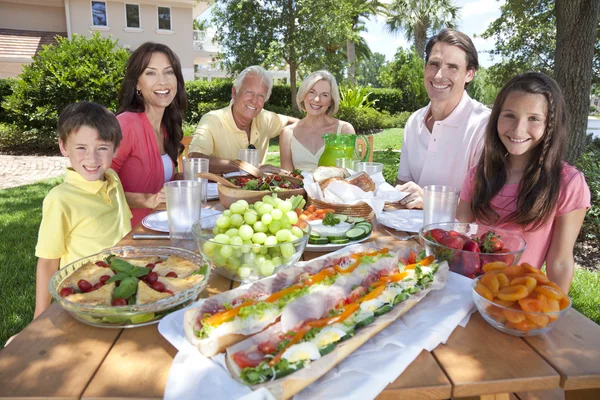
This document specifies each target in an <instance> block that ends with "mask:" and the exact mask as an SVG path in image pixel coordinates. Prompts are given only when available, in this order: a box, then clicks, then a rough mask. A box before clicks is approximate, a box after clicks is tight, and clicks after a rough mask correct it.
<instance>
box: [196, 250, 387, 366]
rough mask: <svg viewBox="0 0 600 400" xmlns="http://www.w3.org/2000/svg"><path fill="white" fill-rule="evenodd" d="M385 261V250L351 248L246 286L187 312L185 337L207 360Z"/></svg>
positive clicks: (208, 300)
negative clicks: (310, 298) (305, 300)
mask: <svg viewBox="0 0 600 400" xmlns="http://www.w3.org/2000/svg"><path fill="white" fill-rule="evenodd" d="M386 258H387V259H391V258H392V256H391V255H390V254H389V253H388V251H387V249H381V250H378V249H377V250H375V249H373V248H372V246H371V245H359V246H350V247H348V248H347V251H346V252H345V253H344V254H342V255H341V256H337V257H331V258H327V259H325V260H319V261H318V262H309V263H305V264H303V265H301V266H297V267H293V268H290V269H287V270H285V271H282V272H281V273H279V274H277V275H276V276H274V277H272V278H268V279H265V280H261V281H258V282H256V283H254V284H253V285H251V286H250V287H249V288H238V289H235V290H232V291H229V292H225V293H222V294H220V295H217V296H213V297H211V298H209V299H207V300H205V301H203V302H202V303H201V304H200V306H199V307H197V308H193V309H190V310H188V311H186V313H185V315H184V331H185V335H186V337H187V339H188V340H189V341H190V343H192V344H193V345H194V346H196V347H197V348H198V349H199V351H200V352H201V353H202V354H203V355H205V356H207V357H211V356H213V355H215V354H218V353H221V352H223V351H225V349H226V348H227V347H229V346H231V345H233V344H235V343H238V342H240V341H242V340H244V339H245V338H246V337H248V336H251V335H254V334H256V333H258V332H261V331H262V330H264V329H265V328H267V327H268V326H269V325H271V324H273V323H275V322H276V321H278V320H279V318H280V316H281V314H282V313H283V312H284V310H285V309H286V308H287V307H291V308H294V307H295V306H294V303H295V302H297V301H298V300H299V299H301V298H304V297H306V296H308V295H312V294H315V293H319V292H328V291H331V290H332V289H331V288H332V285H333V284H334V283H335V282H336V281H337V280H339V279H341V278H344V279H342V281H347V280H348V278H347V277H348V276H356V277H358V278H355V279H362V278H360V277H366V276H368V274H369V271H370V270H374V269H377V268H384V267H385V265H386V264H385V263H383V264H382V262H381V261H380V260H382V259H386ZM380 265H383V266H381V267H379V266H380ZM336 288H338V286H336ZM335 290H341V289H339V288H338V289H335ZM290 321H291V319H290Z"/></svg>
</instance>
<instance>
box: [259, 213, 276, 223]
mask: <svg viewBox="0 0 600 400" xmlns="http://www.w3.org/2000/svg"><path fill="white" fill-rule="evenodd" d="M271 221H273V217H272V216H271V214H265V215H263V216H262V217H261V219H260V222H262V223H263V224H265V225H269V224H270V223H271Z"/></svg>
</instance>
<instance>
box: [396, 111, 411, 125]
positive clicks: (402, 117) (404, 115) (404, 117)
mask: <svg viewBox="0 0 600 400" xmlns="http://www.w3.org/2000/svg"><path fill="white" fill-rule="evenodd" d="M411 115H412V112H411V111H402V112H401V113H400V114H398V115H395V117H396V118H398V128H404V127H405V126H406V122H407V121H408V118H409V117H410V116H411Z"/></svg>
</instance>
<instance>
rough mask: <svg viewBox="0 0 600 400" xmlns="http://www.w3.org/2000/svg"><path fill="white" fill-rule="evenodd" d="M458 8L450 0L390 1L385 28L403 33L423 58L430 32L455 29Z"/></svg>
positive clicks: (458, 13) (458, 14) (458, 12)
mask: <svg viewBox="0 0 600 400" xmlns="http://www.w3.org/2000/svg"><path fill="white" fill-rule="evenodd" d="M459 17H460V7H459V6H456V5H455V4H454V3H453V2H452V0H392V3H391V4H390V5H389V6H388V13H387V19H386V27H387V29H388V30H389V31H390V32H392V33H395V32H399V31H404V33H405V35H406V39H407V40H413V42H414V45H415V50H416V51H417V54H419V55H420V56H421V57H425V45H426V44H427V36H428V35H429V34H430V32H431V33H432V32H437V31H439V30H441V29H442V28H456V21H457V19H458V18H459Z"/></svg>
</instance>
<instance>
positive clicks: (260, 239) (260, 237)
mask: <svg viewBox="0 0 600 400" xmlns="http://www.w3.org/2000/svg"><path fill="white" fill-rule="evenodd" d="M265 240H267V235H266V234H265V233H263V232H256V233H255V234H254V235H252V241H253V242H254V243H256V244H263V243H264V242H265ZM258 250H259V251H260V247H259V248H258Z"/></svg>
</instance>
